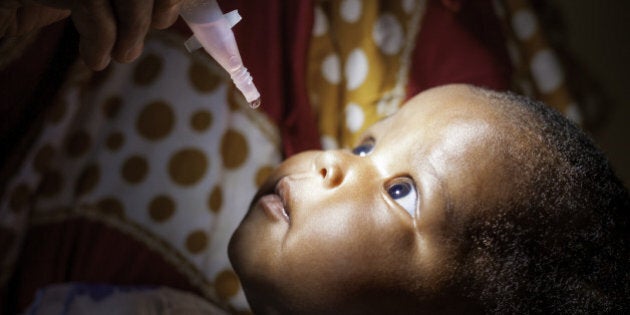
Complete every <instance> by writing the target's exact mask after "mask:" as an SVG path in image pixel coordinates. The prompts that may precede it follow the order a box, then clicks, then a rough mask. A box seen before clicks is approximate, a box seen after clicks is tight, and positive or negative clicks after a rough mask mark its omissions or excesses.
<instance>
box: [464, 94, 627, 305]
mask: <svg viewBox="0 0 630 315" xmlns="http://www.w3.org/2000/svg"><path fill="white" fill-rule="evenodd" d="M473 89H474V90H475V93H481V94H483V95H484V96H486V97H487V99H489V100H490V104H489V105H490V106H496V107H498V108H499V113H502V114H504V115H505V118H506V120H507V121H508V124H507V125H509V126H511V127H510V128H512V132H507V133H505V134H503V135H500V136H499V138H498V141H499V142H500V143H501V144H500V145H498V146H497V147H498V148H501V149H500V150H504V151H505V152H503V153H504V156H507V159H506V161H507V162H503V163H505V166H506V167H507V168H508V171H509V173H511V174H512V175H513V177H514V178H513V182H514V184H513V185H511V186H510V185H506V189H510V190H511V191H510V192H509V195H510V198H507V199H505V200H502V201H499V202H497V203H496V204H493V205H483V206H484V207H491V208H492V209H491V210H492V211H487V212H486V211H483V212H484V213H490V215H483V216H477V217H476V218H475V219H474V220H472V221H471V222H466V223H464V224H466V226H465V228H464V229H463V232H461V234H460V235H458V236H457V239H458V240H459V241H460V242H462V243H464V244H465V245H464V248H465V250H464V251H463V253H462V254H461V255H462V257H460V258H461V259H460V261H462V263H461V264H460V265H459V266H460V268H459V270H458V274H459V277H457V278H458V279H459V280H458V284H457V285H458V286H460V287H462V288H465V290H464V291H465V292H467V293H466V295H468V297H470V298H472V299H473V300H477V301H481V304H482V305H483V307H484V309H485V310H486V311H488V312H491V313H500V314H506V313H510V314H511V313H570V314H574V313H588V314H591V313H630V249H629V248H630V237H629V235H630V226H629V224H628V223H629V209H630V197H629V195H628V190H627V189H626V188H625V187H624V185H623V183H622V182H621V181H620V180H619V179H618V178H617V177H616V176H615V174H614V172H613V171H612V169H611V167H610V165H609V163H608V160H607V159H606V158H605V156H604V154H603V153H602V151H601V150H599V149H598V148H597V147H596V146H595V145H594V143H593V141H592V140H591V139H590V138H589V137H588V136H587V135H586V134H585V133H584V132H583V131H582V130H581V129H580V128H579V127H577V126H576V125H575V124H573V123H571V122H570V121H568V120H567V119H565V118H564V117H563V116H562V115H560V114H559V113H558V112H556V111H555V110H553V109H551V108H550V107H548V106H547V105H545V104H543V103H540V102H538V101H534V100H532V99H530V98H527V97H524V96H520V95H516V94H512V93H498V92H493V91H488V90H484V89H476V88H473ZM516 139H518V140H516ZM524 144H525V145H524Z"/></svg>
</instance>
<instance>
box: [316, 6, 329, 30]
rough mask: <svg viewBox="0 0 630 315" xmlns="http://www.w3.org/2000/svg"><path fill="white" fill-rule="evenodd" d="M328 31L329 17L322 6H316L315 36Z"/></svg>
mask: <svg viewBox="0 0 630 315" xmlns="http://www.w3.org/2000/svg"><path fill="white" fill-rule="evenodd" d="M327 31H328V19H327V18H326V14H325V13H324V11H323V10H322V8H321V7H320V6H316V7H315V17H314V21H313V36H322V35H324V34H326V32H327Z"/></svg>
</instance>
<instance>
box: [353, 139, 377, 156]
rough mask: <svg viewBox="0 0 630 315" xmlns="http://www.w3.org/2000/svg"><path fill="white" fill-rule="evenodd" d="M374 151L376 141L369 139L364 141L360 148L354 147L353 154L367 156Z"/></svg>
mask: <svg viewBox="0 0 630 315" xmlns="http://www.w3.org/2000/svg"><path fill="white" fill-rule="evenodd" d="M372 149H374V139H372V138H368V139H365V140H363V141H362V142H361V144H359V145H358V146H356V147H354V149H352V154H354V155H358V156H366V155H368V154H370V152H372Z"/></svg>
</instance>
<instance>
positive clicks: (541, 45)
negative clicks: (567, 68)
mask: <svg viewBox="0 0 630 315" xmlns="http://www.w3.org/2000/svg"><path fill="white" fill-rule="evenodd" d="M494 7H495V12H496V13H497V15H498V16H499V17H500V18H501V19H502V20H503V24H504V28H505V30H506V31H505V33H506V34H507V35H508V36H507V39H508V40H507V47H508V52H509V53H510V58H511V61H512V64H513V66H514V79H513V82H514V89H515V90H517V91H519V92H520V93H523V94H526V95H529V96H531V97H534V98H536V99H540V100H542V101H543V102H545V103H546V104H548V105H550V106H551V107H554V108H555V109H557V110H558V111H560V112H561V113H563V114H564V115H565V116H566V117H567V118H569V119H571V120H573V121H575V122H576V123H581V122H582V114H581V112H580V110H579V108H578V106H577V104H576V103H575V101H574V100H573V97H572V95H571V93H570V92H569V89H568V87H567V85H566V82H565V78H564V69H563V68H562V65H561V63H560V61H559V60H558V59H557V57H556V54H555V52H554V51H553V50H552V49H551V47H550V46H549V44H548V42H547V39H546V37H545V33H544V31H543V30H541V28H540V23H539V21H538V17H537V16H536V13H535V12H534V11H533V9H532V8H531V7H530V5H529V3H528V2H527V1H524V0H507V1H498V0H494Z"/></svg>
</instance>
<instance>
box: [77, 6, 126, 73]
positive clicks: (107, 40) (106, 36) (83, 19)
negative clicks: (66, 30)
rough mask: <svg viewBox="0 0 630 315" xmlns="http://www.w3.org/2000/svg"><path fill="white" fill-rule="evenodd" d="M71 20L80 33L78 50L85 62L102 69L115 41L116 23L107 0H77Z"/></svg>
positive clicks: (109, 58) (108, 60)
mask: <svg viewBox="0 0 630 315" xmlns="http://www.w3.org/2000/svg"><path fill="white" fill-rule="evenodd" d="M72 20H73V21H74V25H75V27H76V28H77V32H78V33H79V35H80V41H79V52H80V53H81V58H82V59H83V61H84V62H85V64H86V65H87V66H88V67H90V68H92V69H94V70H102V69H104V68H105V67H106V66H107V65H108V64H109V62H110V60H111V57H110V56H111V53H112V48H113V47H114V43H115V41H116V23H115V19H114V15H113V13H112V8H111V6H110V4H109V1H108V0H78V1H76V3H75V6H74V7H73V10H72Z"/></svg>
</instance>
